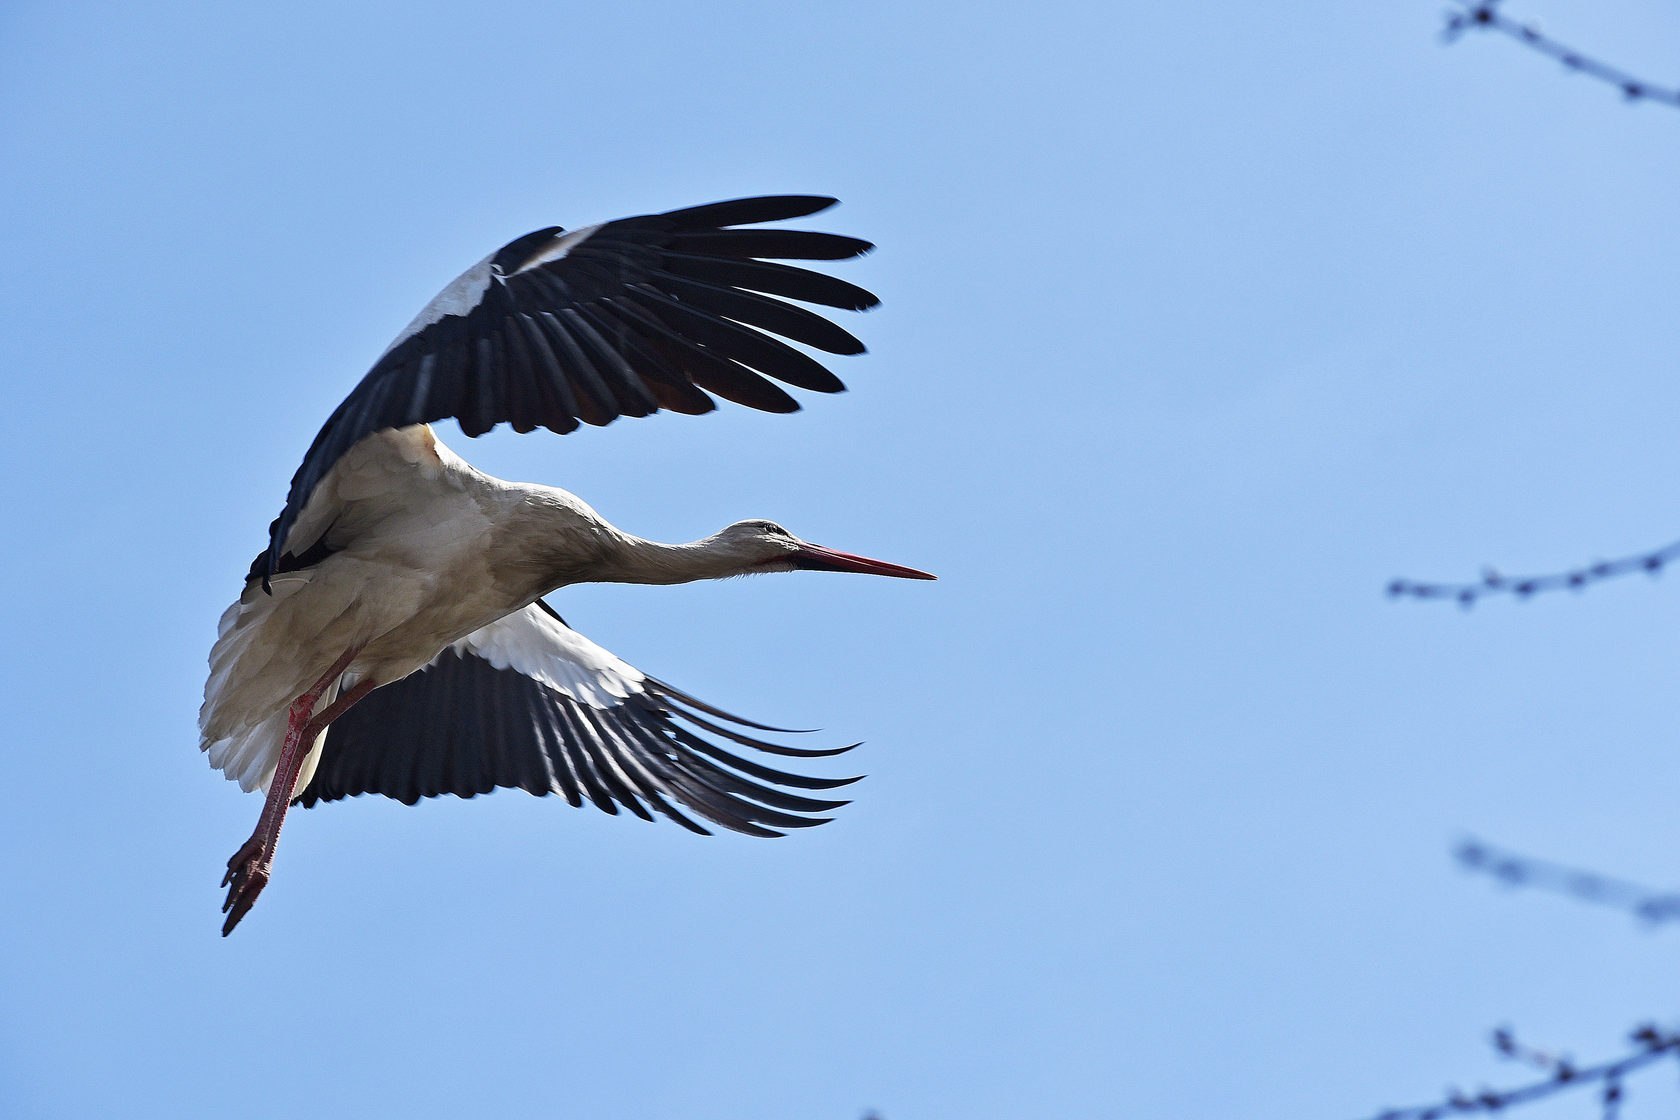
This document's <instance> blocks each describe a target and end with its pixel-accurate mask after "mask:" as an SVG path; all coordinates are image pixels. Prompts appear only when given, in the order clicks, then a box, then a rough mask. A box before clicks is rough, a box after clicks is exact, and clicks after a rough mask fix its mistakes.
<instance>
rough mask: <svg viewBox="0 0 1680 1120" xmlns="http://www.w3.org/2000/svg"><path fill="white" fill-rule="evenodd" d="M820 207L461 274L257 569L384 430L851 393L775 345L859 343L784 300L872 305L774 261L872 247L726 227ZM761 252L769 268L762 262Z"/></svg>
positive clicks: (756, 205)
mask: <svg viewBox="0 0 1680 1120" xmlns="http://www.w3.org/2000/svg"><path fill="white" fill-rule="evenodd" d="M834 201H835V200H834V199H832V198H820V197H814V196H806V195H784V196H776V197H766V198H743V199H737V200H735V201H733V202H716V203H712V204H710V205H707V206H694V207H689V208H687V209H683V210H671V211H668V212H666V213H663V214H648V215H643V216H641V217H636V218H624V219H621V220H619V221H616V222H607V223H605V224H603V225H598V226H588V227H586V228H584V229H578V230H573V231H571V232H569V233H568V232H566V231H565V230H563V229H561V228H560V227H558V226H555V227H551V228H549V229H542V230H538V231H537V232H535V233H530V234H526V235H525V236H524V237H521V238H518V239H517V240H514V241H512V242H509V243H508V244H507V245H505V246H503V247H502V248H501V249H499V250H497V251H496V252H494V253H492V254H490V255H489V256H488V257H485V258H484V259H483V260H481V261H479V262H478V263H477V264H475V265H473V267H471V268H469V269H468V270H467V271H466V272H464V273H462V274H461V275H460V276H459V277H457V278H456V279H455V281H454V282H453V283H451V284H450V285H449V286H448V287H447V288H445V289H444V290H443V291H442V292H441V293H439V295H438V296H437V298H436V299H434V300H432V302H431V303H430V304H428V305H427V306H426V308H425V310H423V311H421V312H420V314H419V315H418V316H416V317H415V319H414V321H413V322H412V323H410V324H409V325H408V327H407V329H405V330H404V331H403V333H402V334H401V335H399V336H398V337H397V340H396V341H395V342H393V343H392V344H391V346H390V348H389V349H388V350H386V351H385V353H384V354H383V355H382V356H381V357H380V359H379V360H378V361H377V362H375V363H374V366H373V369H371V370H369V371H368V374H367V376H366V377H364V378H362V381H361V384H359V385H357V386H356V388H355V390H354V391H353V392H352V393H351V394H350V395H349V396H348V397H346V398H345V400H344V403H343V404H340V405H339V406H338V408H337V410H335V411H334V412H333V414H332V416H331V417H330V418H328V420H327V422H326V425H325V426H324V427H322V429H321V432H320V434H319V435H317V436H316V437H315V442H314V443H313V444H312V445H311V446H310V448H309V453H308V454H307V455H305V456H304V459H303V464H302V465H301V466H300V467H299V468H298V471H297V474H296V475H295V476H294V477H293V478H292V487H291V491H290V493H289V494H288V495H287V497H286V507H285V509H284V510H282V511H281V513H280V516H279V517H278V518H276V519H275V522H274V524H273V525H272V526H271V527H270V532H269V537H270V539H269V550H268V574H273V573H275V572H276V571H278V570H279V564H280V556H281V553H282V551H283V548H282V545H283V543H284V541H285V539H286V534H287V531H288V530H289V529H290V528H291V525H292V523H293V521H295V520H296V518H297V516H298V514H299V511H301V510H302V509H303V506H304V503H305V502H307V501H308V499H309V494H310V492H311V491H312V490H314V488H315V486H316V484H317V483H319V482H320V481H321V479H322V478H323V477H325V475H326V473H327V472H328V471H329V470H331V469H332V466H333V464H334V463H336V462H337V461H338V459H339V457H340V456H342V455H343V454H344V453H345V452H346V451H348V450H349V449H350V448H351V447H353V446H354V445H355V444H356V443H357V441H359V440H361V439H362V438H363V437H365V436H367V435H370V434H371V433H373V432H376V431H379V430H380V429H383V428H401V427H406V426H408V425H410V424H421V423H429V422H431V421H434V420H442V419H445V418H447V417H455V418H456V419H458V420H459V421H460V423H461V430H462V431H464V432H465V433H466V434H467V435H469V436H476V435H480V434H482V433H484V432H487V431H489V430H490V429H491V428H493V427H495V426H496V425H497V424H500V423H502V422H504V421H506V422H509V423H511V424H512V425H513V427H514V429H515V430H516V431H520V432H528V431H531V430H532V429H533V428H537V427H539V426H540V427H545V428H548V429H550V430H551V431H555V432H562V433H563V432H569V431H571V430H573V429H574V428H576V427H577V426H578V423H579V422H580V421H581V422H583V423H585V424H607V423H610V422H611V421H613V420H615V419H617V418H618V417H620V416H646V415H648V414H649V413H652V412H657V411H658V410H660V409H662V408H663V409H670V410H672V411H674V412H687V413H701V412H709V411H711V410H712V409H713V408H715V407H716V405H715V403H714V402H713V400H712V398H711V397H710V396H708V395H707V394H708V392H710V393H716V394H717V395H718V396H720V397H723V398H725V399H727V400H731V401H735V402H737V403H739V404H744V405H749V406H751V407H753V408H758V409H763V410H764V411H767V412H792V411H794V410H796V409H797V408H798V407H799V405H798V404H797V402H795V401H794V399H793V398H792V397H790V396H789V395H788V394H787V393H786V392H784V391H783V390H782V389H781V388H780V387H779V386H777V385H776V384H774V383H773V382H772V381H770V380H767V379H766V378H774V379H775V380H776V381H781V382H784V383H786V384H788V385H793V386H797V387H798V388H801V389H811V390H814V391H816V392H820V393H833V392H838V391H840V390H841V389H843V388H845V386H844V385H842V384H841V383H840V380H839V379H838V378H836V377H835V376H834V375H833V374H832V373H830V372H829V371H828V370H827V369H826V368H825V367H824V366H823V365H822V364H821V363H820V362H818V361H817V360H815V359H814V358H812V357H810V355H808V354H806V353H805V352H804V351H801V350H798V349H795V348H794V347H792V346H789V345H787V343H785V342H783V341H781V339H779V338H776V337H773V336H775V335H780V336H781V338H785V339H790V340H792V341H794V342H799V343H803V344H804V345H806V346H810V347H814V348H816V349H818V350H823V351H826V352H828V353H831V354H860V353H862V352H863V344H862V343H861V342H859V341H858V340H857V339H856V338H854V337H853V336H852V335H851V334H849V333H848V332H846V331H844V330H842V329H841V328H840V327H838V326H836V325H835V324H834V323H832V322H830V321H829V320H827V319H825V318H823V317H822V316H821V315H818V314H816V313H814V312H812V311H809V310H807V309H805V308H803V307H800V306H798V305H796V304H792V303H788V302H785V301H784V300H782V299H776V298H772V297H775V296H785V297H788V298H789V299H795V300H800V301H803V302H805V303H814V304H820V305H823V306H827V307H836V308H847V309H851V310H857V311H861V310H864V309H866V308H869V307H873V306H874V305H875V304H876V302H877V300H876V299H875V297H874V296H873V295H871V294H870V293H868V292H866V291H864V290H863V289H862V288H859V287H857V286H856V285H855V284H848V283H846V282H845V281H843V280H837V279H835V278H834V277H832V276H826V275H824V274H822V273H819V272H812V271H810V270H809V269H804V268H796V267H793V266H791V265H785V264H778V263H776V261H777V260H843V259H845V258H848V257H855V256H858V255H859V254H862V253H865V252H867V251H868V250H869V249H870V248H871V247H872V246H870V244H869V243H868V242H866V241H859V240H858V239H856V238H853V237H841V236H839V235H837V234H832V233H814V232H810V231H807V230H790V229H738V228H733V227H738V226H750V225H756V224H758V223H763V222H774V221H780V220H782V219H786V218H798V217H803V216H805V215H807V214H814V213H816V212H818V211H819V210H825V209H827V208H828V207H830V206H832V205H834ZM767 258H768V259H767Z"/></svg>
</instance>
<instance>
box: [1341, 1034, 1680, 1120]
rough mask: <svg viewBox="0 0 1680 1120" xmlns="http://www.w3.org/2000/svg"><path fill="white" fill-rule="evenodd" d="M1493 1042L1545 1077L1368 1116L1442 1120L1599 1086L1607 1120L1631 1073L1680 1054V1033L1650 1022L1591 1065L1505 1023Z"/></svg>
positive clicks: (1378, 1119)
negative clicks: (1523, 1039) (1624, 1048)
mask: <svg viewBox="0 0 1680 1120" xmlns="http://www.w3.org/2000/svg"><path fill="white" fill-rule="evenodd" d="M1491 1041H1492V1043H1493V1048H1494V1051H1495V1052H1496V1053H1497V1054H1499V1055H1500V1056H1501V1057H1503V1058H1509V1059H1511V1060H1512V1061H1515V1062H1521V1063H1522V1064H1524V1065H1530V1066H1534V1067H1535V1068H1537V1069H1540V1070H1543V1071H1544V1072H1545V1077H1544V1078H1543V1079H1541V1080H1539V1081H1531V1082H1529V1083H1528V1084H1526V1085H1518V1086H1513V1087H1512V1088H1509V1089H1478V1090H1476V1091H1475V1092H1474V1093H1469V1092H1465V1091H1464V1090H1462V1089H1450V1090H1448V1092H1447V1095H1446V1096H1445V1097H1443V1098H1442V1099H1441V1100H1438V1101H1434V1102H1432V1103H1430V1104H1424V1105H1415V1106H1413V1107H1411V1108H1391V1109H1388V1110H1387V1111H1385V1112H1379V1113H1377V1114H1376V1116H1374V1117H1372V1120H1445V1118H1446V1117H1449V1116H1468V1115H1473V1114H1475V1113H1478V1112H1480V1113H1495V1112H1502V1111H1504V1110H1506V1109H1509V1108H1516V1107H1518V1106H1520V1105H1525V1104H1532V1103H1534V1102H1535V1101H1538V1100H1542V1099H1544V1098H1546V1097H1551V1096H1555V1095H1557V1094H1558V1093H1564V1092H1569V1091H1571V1090H1577V1089H1582V1088H1585V1087H1589V1086H1590V1087H1593V1088H1595V1089H1596V1090H1597V1094H1596V1095H1597V1097H1598V1103H1599V1105H1600V1107H1601V1108H1602V1110H1603V1111H1602V1112H1601V1115H1602V1116H1603V1117H1604V1118H1605V1120H1615V1117H1616V1116H1617V1114H1618V1113H1620V1111H1621V1106H1622V1101H1623V1100H1624V1098H1625V1097H1626V1089H1625V1088H1624V1083H1625V1081H1626V1080H1627V1077H1628V1075H1629V1074H1632V1073H1637V1072H1638V1071H1639V1070H1641V1069H1643V1068H1645V1067H1646V1066H1649V1065H1653V1064H1655V1063H1657V1062H1660V1061H1662V1060H1663V1059H1665V1058H1668V1059H1673V1058H1675V1057H1680V1032H1665V1031H1663V1030H1661V1029H1660V1028H1659V1027H1657V1026H1656V1025H1655V1024H1651V1023H1647V1024H1645V1025H1643V1026H1640V1027H1638V1028H1636V1029H1635V1030H1634V1031H1633V1032H1632V1033H1631V1034H1630V1035H1629V1036H1628V1041H1629V1043H1630V1044H1631V1045H1632V1050H1631V1051H1630V1052H1629V1053H1627V1054H1624V1055H1622V1056H1621V1057H1619V1058H1614V1059H1611V1060H1610V1061H1606V1062H1600V1063H1599V1064H1598V1065H1591V1066H1578V1065H1576V1064H1575V1063H1574V1062H1573V1061H1571V1060H1570V1059H1569V1058H1567V1057H1564V1056H1562V1055H1558V1054H1553V1053H1550V1052H1548V1051H1544V1050H1537V1049H1535V1048H1533V1047H1530V1046H1525V1045H1523V1044H1522V1043H1520V1042H1518V1041H1517V1039H1516V1036H1515V1035H1514V1034H1513V1033H1512V1032H1511V1031H1510V1029H1509V1028H1506V1027H1501V1028H1499V1029H1498V1030H1496V1031H1494V1032H1493V1036H1492V1040H1491Z"/></svg>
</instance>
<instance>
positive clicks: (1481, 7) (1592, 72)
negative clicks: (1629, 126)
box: [1441, 0, 1680, 109]
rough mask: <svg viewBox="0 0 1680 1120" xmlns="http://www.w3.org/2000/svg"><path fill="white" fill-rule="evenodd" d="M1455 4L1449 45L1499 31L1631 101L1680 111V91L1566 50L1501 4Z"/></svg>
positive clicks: (1470, 0) (1460, 0)
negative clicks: (1473, 34) (1470, 35)
mask: <svg viewBox="0 0 1680 1120" xmlns="http://www.w3.org/2000/svg"><path fill="white" fill-rule="evenodd" d="M1455 3H1457V5H1458V7H1459V9H1460V10H1458V11H1452V12H1448V13H1447V22H1446V26H1445V27H1444V28H1442V30H1441V37H1442V38H1443V39H1445V40H1446V41H1447V42H1449V43H1452V42H1456V41H1457V40H1458V38H1459V37H1460V36H1461V35H1463V34H1464V33H1465V32H1466V31H1497V32H1499V33H1500V34H1502V35H1508V36H1510V37H1511V38H1513V39H1515V40H1516V41H1517V42H1519V43H1522V44H1523V45H1524V46H1527V47H1530V48H1532V49H1533V50H1536V51H1539V52H1540V53H1541V54H1543V55H1545V56H1547V57H1548V58H1554V59H1556V60H1557V61H1558V62H1561V63H1562V64H1563V65H1564V66H1565V67H1567V68H1568V69H1570V70H1574V71H1575V72H1577V73H1580V74H1585V75H1587V77H1589V78H1597V79H1598V80H1599V81H1601V82H1607V83H1609V84H1610V85H1613V86H1615V87H1616V88H1617V89H1619V90H1620V91H1621V93H1622V96H1623V97H1625V98H1626V99H1627V100H1629V101H1655V102H1657V103H1659V104H1662V105H1667V106H1668V107H1670V108H1673V109H1680V90H1677V89H1674V88H1672V87H1664V86H1657V85H1652V84H1651V83H1650V82H1647V81H1645V80H1644V79H1643V78H1638V77H1635V76H1634V75H1632V74H1630V73H1628V72H1627V71H1626V70H1623V69H1621V68H1620V67H1617V66H1612V65H1610V64H1609V63H1607V62H1601V61H1599V60H1598V59H1596V58H1592V57H1590V56H1588V55H1584V54H1582V53H1581V52H1580V51H1578V50H1575V49H1574V48H1572V47H1566V46H1564V45H1563V44H1562V43H1560V42H1558V41H1557V40H1556V39H1553V38H1550V37H1549V36H1546V35H1543V34H1541V33H1540V30H1539V29H1538V28H1537V27H1535V26H1534V25H1533V24H1527V23H1519V22H1517V21H1516V20H1514V19H1512V18H1510V17H1509V16H1506V15H1504V14H1503V13H1501V12H1500V11H1499V0H1455Z"/></svg>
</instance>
